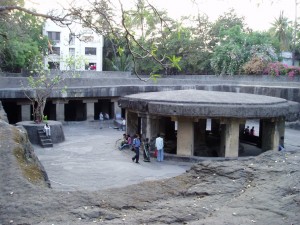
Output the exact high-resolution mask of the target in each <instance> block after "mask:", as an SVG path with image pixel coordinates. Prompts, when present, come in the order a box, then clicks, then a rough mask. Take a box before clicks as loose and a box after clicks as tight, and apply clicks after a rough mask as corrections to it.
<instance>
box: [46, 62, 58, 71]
mask: <svg viewBox="0 0 300 225" xmlns="http://www.w3.org/2000/svg"><path fill="white" fill-rule="evenodd" d="M48 66H49V69H50V70H56V69H59V62H48Z"/></svg>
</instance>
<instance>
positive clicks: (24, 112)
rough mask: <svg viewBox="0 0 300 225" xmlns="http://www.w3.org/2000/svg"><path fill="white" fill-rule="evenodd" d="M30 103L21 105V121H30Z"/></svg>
mask: <svg viewBox="0 0 300 225" xmlns="http://www.w3.org/2000/svg"><path fill="white" fill-rule="evenodd" d="M30 109H31V105H23V104H22V105H21V119H22V121H30V120H31V113H30Z"/></svg>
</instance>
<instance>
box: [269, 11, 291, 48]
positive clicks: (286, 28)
mask: <svg viewBox="0 0 300 225" xmlns="http://www.w3.org/2000/svg"><path fill="white" fill-rule="evenodd" d="M271 33H273V36H274V37H275V38H276V39H278V41H279V43H280V50H281V51H288V50H290V49H291V46H290V43H291V42H292V29H291V27H290V22H289V20H288V18H287V17H284V16H283V11H281V12H280V15H279V17H278V18H277V19H276V18H275V21H274V23H272V28H271Z"/></svg>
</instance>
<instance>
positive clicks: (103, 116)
mask: <svg viewBox="0 0 300 225" xmlns="http://www.w3.org/2000/svg"><path fill="white" fill-rule="evenodd" d="M103 120H109V115H108V114H107V113H105V114H104V115H103V113H102V112H100V113H99V121H100V129H102V124H103Z"/></svg>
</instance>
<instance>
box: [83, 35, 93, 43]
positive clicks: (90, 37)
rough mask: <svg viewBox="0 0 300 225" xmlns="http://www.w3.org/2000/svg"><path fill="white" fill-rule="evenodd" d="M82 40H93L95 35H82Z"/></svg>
mask: <svg viewBox="0 0 300 225" xmlns="http://www.w3.org/2000/svg"><path fill="white" fill-rule="evenodd" d="M81 41H83V42H93V41H94V37H93V36H82V37H81Z"/></svg>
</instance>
